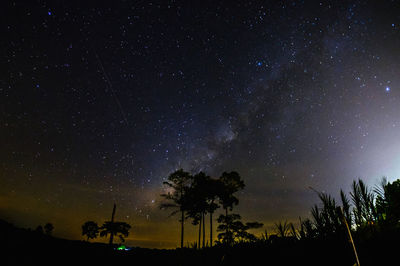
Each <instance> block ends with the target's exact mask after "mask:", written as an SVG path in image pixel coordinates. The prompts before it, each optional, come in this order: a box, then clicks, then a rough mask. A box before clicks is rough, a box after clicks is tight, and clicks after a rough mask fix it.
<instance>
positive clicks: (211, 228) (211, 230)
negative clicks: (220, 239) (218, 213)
mask: <svg viewBox="0 0 400 266" xmlns="http://www.w3.org/2000/svg"><path fill="white" fill-rule="evenodd" d="M212 215H213V214H212V212H210V247H212V245H213V238H212V233H213V227H212Z"/></svg>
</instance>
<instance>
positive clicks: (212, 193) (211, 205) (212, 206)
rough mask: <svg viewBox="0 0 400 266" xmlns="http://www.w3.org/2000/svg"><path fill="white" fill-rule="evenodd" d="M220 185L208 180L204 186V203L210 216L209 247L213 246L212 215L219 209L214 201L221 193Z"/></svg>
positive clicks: (213, 180) (216, 181) (210, 179)
mask: <svg viewBox="0 0 400 266" xmlns="http://www.w3.org/2000/svg"><path fill="white" fill-rule="evenodd" d="M221 187H222V186H221V183H220V182H219V180H215V179H212V178H209V179H208V180H207V182H206V184H205V191H206V202H207V205H206V207H207V209H206V211H207V212H208V213H209V214H210V246H211V247H212V245H213V214H214V212H215V211H216V210H217V209H218V208H219V205H218V204H217V203H216V200H217V198H218V195H219V191H221Z"/></svg>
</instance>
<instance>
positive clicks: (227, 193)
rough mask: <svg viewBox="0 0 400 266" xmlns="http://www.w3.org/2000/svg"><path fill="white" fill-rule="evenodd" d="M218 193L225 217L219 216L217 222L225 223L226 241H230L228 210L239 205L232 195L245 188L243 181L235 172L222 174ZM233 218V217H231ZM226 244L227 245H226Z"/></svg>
mask: <svg viewBox="0 0 400 266" xmlns="http://www.w3.org/2000/svg"><path fill="white" fill-rule="evenodd" d="M219 182H220V191H219V193H218V198H219V202H220V204H221V205H222V207H223V208H224V209H225V217H222V216H220V217H219V218H218V220H219V221H222V222H225V225H226V232H225V235H226V239H227V241H228V242H229V241H231V239H230V237H231V236H230V233H229V225H230V223H229V220H230V218H229V216H228V209H229V210H230V211H232V209H233V206H234V205H238V204H239V199H238V198H236V197H235V196H234V193H235V192H237V191H239V190H241V189H243V188H244V187H245V185H244V182H243V180H242V179H241V177H240V175H239V174H238V173H237V172H230V173H227V172H223V173H222V175H221V176H220V178H219ZM231 218H233V217H231ZM228 242H227V243H228Z"/></svg>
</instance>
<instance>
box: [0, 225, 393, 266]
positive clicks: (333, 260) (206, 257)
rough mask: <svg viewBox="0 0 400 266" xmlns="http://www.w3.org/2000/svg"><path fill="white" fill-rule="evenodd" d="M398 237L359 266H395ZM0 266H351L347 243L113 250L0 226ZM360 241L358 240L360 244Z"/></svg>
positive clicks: (369, 252) (380, 241)
mask: <svg viewBox="0 0 400 266" xmlns="http://www.w3.org/2000/svg"><path fill="white" fill-rule="evenodd" d="M398 239H399V236H398V235H396V234H391V235H387V236H385V237H383V236H380V237H375V238H374V239H369V240H368V241H366V240H364V241H362V244H360V243H359V244H358V245H357V248H358V251H359V257H360V264H361V265H363V266H364V265H399V263H400V252H399V242H398ZM0 241H1V243H2V244H1V249H0V254H1V260H0V265H353V264H354V262H355V260H354V257H353V253H352V249H351V246H350V244H349V243H348V242H346V241H341V243H338V242H337V241H317V240H310V241H295V242H293V241H279V240H278V241H277V242H275V243H272V244H271V243H269V244H266V243H257V244H251V245H242V246H237V247H234V248H230V249H225V248H222V247H215V248H212V249H210V248H208V249H204V250H202V251H196V250H193V249H183V250H181V249H176V250H160V249H144V248H133V249H132V250H130V251H116V250H113V249H112V248H110V247H109V246H108V245H105V244H94V243H87V242H84V241H72V240H65V239H59V238H54V237H50V236H46V235H43V234H39V233H37V232H35V231H30V230H26V229H20V228H16V227H14V226H13V225H11V224H9V223H6V222H4V221H0ZM360 242H361V241H360Z"/></svg>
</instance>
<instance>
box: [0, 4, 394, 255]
mask: <svg viewBox="0 0 400 266" xmlns="http://www.w3.org/2000/svg"><path fill="white" fill-rule="evenodd" d="M72 2H74V3H75V1H72ZM103 2H106V1H96V2H93V3H92V4H93V5H90V4H88V3H86V1H77V2H76V3H79V4H74V3H71V2H70V1H61V0H60V1H25V2H22V1H21V2H14V1H5V2H4V3H2V7H1V11H0V17H1V20H0V21H1V23H0V24H1V40H0V48H1V49H0V51H1V54H0V70H1V71H0V218H2V219H5V220H7V221H10V222H13V223H14V224H16V225H18V226H21V227H31V228H35V227H36V226H37V225H39V224H42V225H44V224H45V223H46V222H51V223H53V224H54V226H55V230H54V235H55V236H59V237H64V238H68V239H82V237H81V228H80V226H81V225H82V224H83V223H84V222H85V221H88V220H94V221H96V222H97V223H99V224H102V223H103V222H104V221H105V220H107V219H109V218H110V216H111V211H112V206H113V203H114V202H116V203H117V212H116V218H117V220H121V221H125V222H128V223H129V224H131V225H132V230H131V233H130V236H129V238H128V244H131V245H140V246H142V247H158V248H160V247H176V246H177V245H178V244H179V232H180V231H179V229H180V228H179V223H178V217H168V215H169V212H168V211H165V210H160V209H159V208H158V206H159V204H160V202H161V197H160V193H162V192H163V189H162V182H163V181H164V180H165V178H166V177H167V176H168V174H169V173H171V172H173V171H174V170H176V169H179V168H184V169H186V170H188V171H189V170H190V171H192V172H197V171H200V170H203V171H206V172H207V173H208V174H209V175H211V176H213V177H219V176H220V175H221V173H222V172H223V171H233V170H235V171H238V172H239V173H240V174H241V176H242V177H243V179H244V181H245V184H246V188H245V190H243V191H242V192H241V193H239V199H240V205H239V207H238V208H236V211H237V212H238V213H240V214H241V215H242V217H243V219H244V221H250V220H256V221H259V222H263V223H264V224H265V227H264V229H265V228H268V229H269V228H271V226H272V225H273V223H274V222H276V221H279V220H282V221H283V220H288V221H297V220H298V217H299V216H302V217H304V218H305V217H308V216H309V210H310V208H311V207H312V205H313V204H314V203H317V202H318V198H317V195H316V194H315V192H313V191H312V190H311V189H310V188H309V187H310V186H311V187H313V188H315V189H317V190H319V191H326V192H329V193H332V195H334V196H337V195H338V192H339V189H340V188H343V189H344V190H345V191H346V190H348V189H349V186H350V184H351V182H352V180H354V179H356V178H359V177H360V178H362V179H363V180H364V181H366V182H367V184H370V185H374V184H376V183H377V182H378V181H379V179H380V178H381V177H382V176H387V177H388V179H389V181H392V180H394V179H396V178H398V177H400V98H399V97H400V2H399V1H378V0H376V1H223V2H217V1H172V0H171V1H108V3H107V4H104V3H103ZM216 216H217V215H216ZM186 228H187V233H186V239H185V242H186V241H190V242H192V241H194V240H195V238H196V233H195V230H196V229H195V228H194V227H193V226H191V225H190V222H187V226H186ZM264 229H262V230H264ZM207 232H208V229H207ZM207 234H208V233H207Z"/></svg>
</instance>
